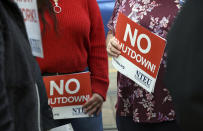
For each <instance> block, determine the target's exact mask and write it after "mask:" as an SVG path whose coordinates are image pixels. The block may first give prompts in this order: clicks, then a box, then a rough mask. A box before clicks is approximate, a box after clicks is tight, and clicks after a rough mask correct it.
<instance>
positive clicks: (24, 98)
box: [0, 0, 53, 131]
mask: <svg viewBox="0 0 203 131" xmlns="http://www.w3.org/2000/svg"><path fill="white" fill-rule="evenodd" d="M52 126H53V124H52V113H51V110H50V107H49V106H48V104H47V96H46V92H45V88H44V85H43V82H42V79H41V74H40V70H39V67H38V65H37V63H36V60H35V58H34V57H33V56H32V53H31V49H30V45H29V42H28V39H27V35H26V30H25V26H24V22H23V18H22V16H21V13H20V11H19V9H18V8H17V6H16V4H14V3H13V2H12V1H11V0H0V130H1V131H40V130H41V129H42V130H46V129H48V128H51V127H52Z"/></svg>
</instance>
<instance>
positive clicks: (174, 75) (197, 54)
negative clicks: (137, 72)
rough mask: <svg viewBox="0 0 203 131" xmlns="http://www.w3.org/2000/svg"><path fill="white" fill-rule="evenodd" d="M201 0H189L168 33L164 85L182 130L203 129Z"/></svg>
mask: <svg viewBox="0 0 203 131" xmlns="http://www.w3.org/2000/svg"><path fill="white" fill-rule="evenodd" d="M202 12H203V0H188V1H187V2H186V4H185V5H184V6H183V8H182V10H181V12H180V14H179V15H178V17H177V20H176V21H175V24H174V26H173V27H172V29H171V31H170V32H169V34H168V65H167V66H168V67H167V72H166V79H165V80H166V86H167V88H168V89H169V90H170V92H171V95H172V97H173V101H174V104H175V109H176V114H177V119H178V122H179V123H180V125H181V127H182V128H183V129H184V131H193V130H194V131H203V126H202V124H203V80H202V74H203V70H202V68H203V51H202V50H203V39H202V37H203V33H202V32H203V25H202V24H203V13H202Z"/></svg>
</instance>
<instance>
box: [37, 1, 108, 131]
mask: <svg viewBox="0 0 203 131" xmlns="http://www.w3.org/2000/svg"><path fill="white" fill-rule="evenodd" d="M38 3H39V14H40V18H41V19H40V22H41V29H42V41H43V49H44V58H43V59H41V58H38V59H37V61H38V63H39V65H40V68H41V71H42V75H57V74H68V73H76V72H83V71H86V70H89V71H90V72H91V87H92V93H93V95H92V97H91V98H90V99H89V100H88V102H87V103H85V104H84V105H83V108H84V110H85V112H86V113H88V114H89V115H92V114H97V115H96V116H95V117H89V118H76V119H64V120H56V123H57V126H59V125H62V124H66V123H71V124H72V126H73V129H74V130H75V131H103V124H102V114H101V109H102V104H103V102H104V101H105V99H106V93H107V89H108V83H109V82H108V58H107V52H106V45H105V34H104V27H103V23H102V18H101V14H100V11H99V8H98V5H97V2H96V0H47V1H40V0H39V1H38Z"/></svg>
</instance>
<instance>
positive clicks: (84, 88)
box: [43, 72, 92, 119]
mask: <svg viewBox="0 0 203 131" xmlns="http://www.w3.org/2000/svg"><path fill="white" fill-rule="evenodd" d="M43 80H44V83H45V87H46V90H47V96H48V104H49V105H50V106H51V107H52V108H53V115H54V119H67V118H81V117H88V115H87V114H85V113H84V112H83V108H82V105H83V104H84V103H86V102H87V101H88V99H89V98H90V97H91V96H92V89H91V83H90V72H82V73H75V74H68V75H57V76H44V77H43Z"/></svg>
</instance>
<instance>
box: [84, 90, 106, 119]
mask: <svg viewBox="0 0 203 131" xmlns="http://www.w3.org/2000/svg"><path fill="white" fill-rule="evenodd" d="M103 102H104V99H103V98H102V96H100V95H99V94H97V93H94V94H93V95H92V97H91V98H90V99H89V100H88V101H87V102H86V103H85V104H84V105H83V108H84V111H85V113H87V114H88V115H90V116H91V115H93V114H94V113H96V114H97V115H99V113H100V112H101V109H102V105H103Z"/></svg>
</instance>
